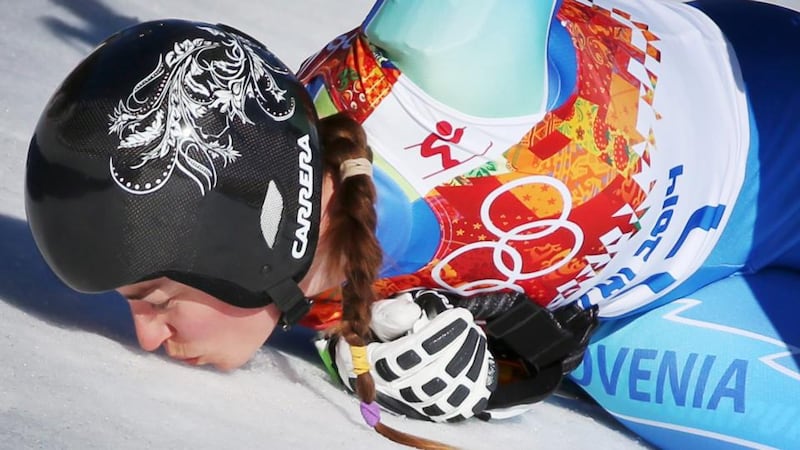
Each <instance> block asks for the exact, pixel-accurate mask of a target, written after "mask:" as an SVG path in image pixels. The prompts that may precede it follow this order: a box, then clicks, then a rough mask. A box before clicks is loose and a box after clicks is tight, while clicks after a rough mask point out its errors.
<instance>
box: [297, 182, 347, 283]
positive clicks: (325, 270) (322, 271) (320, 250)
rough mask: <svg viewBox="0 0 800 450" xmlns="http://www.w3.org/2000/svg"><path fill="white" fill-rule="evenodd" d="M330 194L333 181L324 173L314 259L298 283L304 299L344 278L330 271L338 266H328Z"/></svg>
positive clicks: (340, 281)
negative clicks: (327, 237) (326, 233)
mask: <svg viewBox="0 0 800 450" xmlns="http://www.w3.org/2000/svg"><path fill="white" fill-rule="evenodd" d="M332 194H333V179H332V178H331V176H330V174H328V173H325V175H323V178H322V200H321V204H320V208H321V211H322V213H321V214H320V225H319V239H317V247H316V248H315V249H314V259H313V260H312V261H311V267H309V268H308V272H306V274H305V276H304V277H303V279H302V280H300V283H298V285H299V286H300V290H302V291H303V294H305V296H306V297H313V296H315V295H317V294H320V293H322V292H325V291H327V290H328V289H330V288H332V287H335V286H338V285H340V284H341V283H342V281H344V276H343V275H342V274H341V273H340V272H338V271H333V270H331V268H332V267H338V264H330V252H329V251H328V243H327V240H326V239H325V232H326V231H327V229H328V223H329V219H328V204H329V203H330V199H331V195H332Z"/></svg>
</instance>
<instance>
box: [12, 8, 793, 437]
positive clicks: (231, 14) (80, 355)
mask: <svg viewBox="0 0 800 450" xmlns="http://www.w3.org/2000/svg"><path fill="white" fill-rule="evenodd" d="M791 1H797V0H791ZM371 4H372V0H347V1H332V0H295V1H286V0H249V1H244V0H238V1H237V0H228V1H226V2H222V1H219V0H169V1H167V0H164V1H158V2H156V1H149V2H144V1H137V0H0V11H2V12H3V13H2V17H0V61H1V64H2V70H1V71H0V159H1V160H2V161H3V164H2V165H0V235H2V236H3V238H2V240H0V360H1V361H2V363H0V448H2V449H27V448H45V449H52V448H72V449H143V448H148V449H149V448H153V449H180V448H192V449H211V448H214V449H249V448H269V449H273V448H297V449H311V448H315V449H316V448H325V449H362V448H363V449H367V448H369V449H382V448H386V449H389V448H399V446H397V445H396V444H393V443H391V442H389V441H387V440H385V439H384V438H382V437H381V436H379V435H377V434H376V433H375V432H374V431H372V430H370V429H369V428H368V427H367V426H366V425H364V424H363V421H362V419H361V417H360V414H359V412H358V404H357V401H356V400H355V398H354V397H352V396H351V395H349V394H347V393H346V392H345V391H344V390H343V389H342V388H341V387H340V386H338V385H336V384H335V383H333V382H331V381H330V379H329V378H328V376H327V375H326V373H325V372H324V371H323V369H322V368H321V365H320V364H319V363H318V361H317V357H316V354H315V353H314V350H313V347H312V345H311V344H310V338H311V333H309V332H307V331H305V330H302V329H296V330H294V331H291V332H289V333H285V332H278V333H276V335H275V336H273V338H272V339H271V340H270V341H269V342H268V344H267V345H266V346H264V347H263V348H262V349H261V350H260V351H259V352H258V354H257V355H256V357H255V358H254V360H253V361H252V362H251V363H249V364H248V365H247V366H246V367H245V368H243V369H240V370H238V371H235V372H232V373H220V372H216V371H214V370H207V369H203V368H193V367H188V366H183V365H180V364H177V363H175V362H173V361H171V360H169V359H167V358H166V357H164V356H163V355H161V354H158V353H156V354H151V353H146V352H143V351H141V350H140V349H139V348H138V346H137V345H136V339H135V335H134V332H133V325H132V323H131V320H130V316H129V313H128V310H127V305H126V304H125V303H124V302H123V301H122V299H121V298H119V297H118V296H116V295H114V294H107V295H100V296H86V295H80V294H77V293H74V292H72V291H71V290H69V289H68V288H66V287H64V286H63V285H62V284H61V283H60V282H59V281H58V280H57V279H56V278H55V276H54V275H52V273H51V272H50V271H49V269H48V268H47V267H46V265H45V264H44V262H43V261H42V259H41V257H40V256H39V254H38V252H37V250H36V247H35V245H34V243H33V240H32V238H31V236H30V232H29V230H28V227H27V224H26V223H25V221H24V220H25V211H24V203H23V179H24V166H25V158H26V153H27V146H28V141H29V139H30V137H31V135H32V133H33V128H34V126H35V124H36V121H37V119H38V116H39V113H40V112H41V110H42V108H43V107H44V104H45V103H46V101H47V100H48V99H49V97H50V95H51V94H52V92H53V91H54V90H55V88H56V87H57V85H58V83H60V81H61V80H62V79H63V78H64V77H65V76H66V74H67V73H68V72H69V71H70V70H71V69H72V68H73V67H74V66H75V65H76V64H77V63H78V62H79V61H80V60H81V59H82V58H83V57H85V56H86V55H87V54H88V53H89V52H90V51H91V49H92V48H94V46H95V45H96V44H98V43H99V42H100V41H101V40H103V38H105V37H106V36H108V35H110V34H111V33H113V32H114V31H116V30H118V29H120V28H123V27H126V26H128V25H132V24H135V23H138V22H141V21H146V20H153V19H163V18H185V19H193V20H200V21H206V22H222V23H226V24H229V25H232V26H234V27H236V28H239V29H241V30H242V31H245V32H246V33H248V34H250V35H252V36H254V37H255V38H257V39H259V40H261V41H262V42H264V43H265V44H266V45H267V46H268V47H269V48H270V49H271V50H272V51H273V52H275V53H276V54H277V55H278V56H279V57H280V58H281V59H282V60H283V61H284V62H285V63H286V64H287V65H289V66H290V67H291V68H293V69H296V68H297V67H298V66H299V64H300V63H301V62H302V60H303V59H305V57H307V56H309V55H310V54H312V53H313V52H315V51H316V50H318V49H319V48H321V46H322V45H324V44H325V43H327V42H328V40H330V39H331V38H333V37H334V36H336V35H337V34H339V33H341V32H344V31H346V30H349V29H351V28H352V27H355V26H356V25H358V23H360V21H361V20H362V18H363V17H364V16H365V14H366V13H367V11H368V10H369V7H370V6H371ZM88 220H90V218H87V221H88ZM385 422H386V423H387V424H389V425H391V426H395V427H396V428H399V429H401V430H404V431H408V432H411V433H415V434H417V435H420V436H423V437H428V438H433V439H438V440H440V441H443V442H446V443H448V444H451V445H455V446H458V447H461V448H468V449H496V448H506V449H532V448H556V447H559V448H569V449H579V448H601V449H609V448H615V449H623V448H642V447H645V448H646V447H647V445H646V444H645V443H643V442H641V441H640V440H639V439H637V438H636V437H635V436H633V435H632V434H630V433H628V432H627V431H625V430H624V429H623V428H621V427H620V426H619V425H618V424H617V423H616V422H614V420H613V419H612V418H610V416H608V415H607V414H606V413H605V412H603V411H602V409H600V408H599V407H597V406H595V405H592V404H589V403H585V402H578V401H574V400H569V399H564V398H555V397H554V398H551V399H549V400H547V401H545V402H542V403H540V404H539V405H537V406H536V407H535V408H534V409H533V410H532V411H531V412H529V413H527V414H525V415H523V416H521V417H517V418H514V419H510V420H507V421H504V422H495V423H485V422H481V421H478V420H470V421H467V422H462V423H458V424H432V423H426V422H419V421H413V420H407V419H404V418H400V417H393V416H387V417H385Z"/></svg>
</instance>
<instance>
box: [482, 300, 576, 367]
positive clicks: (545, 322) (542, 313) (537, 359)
mask: <svg viewBox="0 0 800 450" xmlns="http://www.w3.org/2000/svg"><path fill="white" fill-rule="evenodd" d="M486 331H487V333H488V334H489V336H492V337H493V338H495V339H499V340H501V341H503V343H505V344H506V345H507V346H508V347H510V348H511V350H513V351H514V352H515V353H516V354H517V355H519V357H520V358H522V359H523V360H525V361H526V362H528V363H530V364H532V365H533V366H534V367H536V368H541V367H544V366H548V365H550V364H552V363H553V362H555V361H558V360H560V359H561V358H563V357H565V356H566V355H567V354H569V353H570V352H571V351H573V350H575V348H574V344H573V343H574V339H573V334H572V333H571V332H570V331H569V330H566V329H564V328H563V327H562V325H561V323H559V321H558V320H557V319H556V318H555V316H553V313H552V312H550V311H549V310H548V309H547V308H543V307H541V306H539V305H537V304H536V303H533V302H532V301H529V300H527V299H524V300H523V301H519V302H517V304H516V305H514V306H513V307H512V308H511V309H509V310H508V311H506V312H505V313H504V314H503V315H501V316H500V317H498V318H497V319H495V320H492V321H490V322H489V323H488V324H487V326H486Z"/></svg>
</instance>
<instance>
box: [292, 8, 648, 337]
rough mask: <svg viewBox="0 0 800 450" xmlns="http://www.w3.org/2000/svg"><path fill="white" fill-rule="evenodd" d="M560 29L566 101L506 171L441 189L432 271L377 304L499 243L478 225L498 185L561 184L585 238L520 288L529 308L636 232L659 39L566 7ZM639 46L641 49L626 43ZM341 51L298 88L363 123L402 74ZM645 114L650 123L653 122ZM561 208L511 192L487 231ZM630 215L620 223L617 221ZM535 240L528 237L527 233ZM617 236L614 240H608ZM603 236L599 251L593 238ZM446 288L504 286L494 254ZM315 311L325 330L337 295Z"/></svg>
mask: <svg viewBox="0 0 800 450" xmlns="http://www.w3.org/2000/svg"><path fill="white" fill-rule="evenodd" d="M558 19H560V20H561V21H562V23H564V24H565V25H566V28H567V31H568V32H569V34H570V35H571V37H572V41H573V43H574V46H575V50H576V55H577V62H578V71H577V85H576V87H575V91H574V93H573V95H572V96H571V97H570V99H569V100H568V101H567V102H565V103H564V104H563V105H561V106H559V107H558V108H556V109H555V110H553V111H550V112H548V113H547V114H546V115H545V117H544V118H543V119H542V120H541V121H540V122H539V123H537V124H535V125H534V126H533V127H532V129H531V130H530V132H528V133H527V134H526V135H525V136H524V137H523V138H522V139H521V141H520V142H519V144H518V145H515V146H513V147H511V148H510V149H508V150H507V151H506V152H505V153H504V154H503V157H502V159H500V160H497V161H493V162H491V163H489V164H487V167H485V168H482V169H480V170H473V171H471V172H470V173H468V174H464V175H462V176H459V177H458V178H456V179H454V180H452V181H451V182H449V183H445V184H443V185H440V186H438V187H437V188H436V189H434V190H433V191H431V192H430V193H429V194H427V195H426V196H425V199H426V201H427V202H428V204H429V205H431V207H432V209H433V210H434V212H435V213H436V214H437V216H438V217H439V218H440V220H439V222H440V227H441V233H442V238H441V242H440V245H439V248H438V249H437V251H436V255H435V257H434V258H433V260H432V261H431V262H430V263H429V264H428V265H426V266H425V267H423V268H422V269H420V270H419V271H418V272H417V273H414V274H408V275H403V276H397V277H392V278H390V279H383V280H380V281H379V282H378V283H377V285H376V289H377V290H378V292H379V294H380V295H382V296H388V295H391V294H393V293H395V292H397V291H400V290H406V289H411V288H415V287H437V286H439V284H438V283H437V282H436V281H435V280H434V279H433V276H432V270H433V269H434V267H436V266H437V265H438V264H439V263H440V262H441V261H442V259H444V258H446V257H447V255H449V254H451V253H452V252H453V251H456V250H458V249H459V248H461V247H463V246H465V245H469V244H472V243H475V242H481V241H485V240H495V241H496V240H497V239H498V237H497V236H495V235H494V234H493V233H492V232H491V231H489V230H487V229H486V224H485V223H483V222H482V220H481V216H480V206H481V199H485V198H486V197H487V195H489V194H490V193H491V192H493V191H494V190H496V189H498V188H499V187H500V186H503V185H504V184H506V183H508V182H510V181H512V180H515V179H519V178H522V177H526V176H530V175H543V176H547V177H552V178H555V179H557V180H559V181H560V182H561V183H563V184H564V186H566V188H567V189H568V191H569V194H570V195H571V202H572V205H571V210H570V212H569V216H568V220H569V221H571V222H573V223H575V224H577V225H578V226H579V227H580V228H581V230H582V231H583V243H582V246H581V248H580V250H579V251H578V252H577V254H575V255H574V256H573V257H572V258H571V259H570V260H569V261H568V262H567V263H566V264H564V265H562V266H561V267H559V268H558V269H557V270H555V271H553V272H550V273H547V274H545V275H542V276H539V277H536V278H532V279H525V280H519V281H516V283H515V284H516V285H517V286H519V287H522V288H523V289H524V290H525V291H526V293H527V294H528V295H529V296H530V297H531V298H532V299H534V300H535V301H536V302H537V303H540V304H543V305H546V304H548V303H549V302H551V301H553V300H554V299H556V298H558V297H559V296H560V295H562V296H568V295H569V294H570V292H569V291H568V290H565V288H564V286H568V285H569V284H570V282H573V281H576V280H577V281H580V278H581V277H590V276H591V275H592V274H593V273H594V271H596V270H599V269H601V268H602V267H603V266H604V265H605V264H606V263H607V262H608V260H609V259H610V258H611V256H613V253H614V250H613V245H611V246H609V245H607V244H608V241H607V236H608V235H612V234H614V233H616V234H617V235H624V234H633V233H636V232H637V231H638V230H639V224H638V219H639V218H641V216H642V214H643V213H644V211H643V210H640V209H639V207H640V205H642V203H643V202H644V201H645V199H646V197H647V195H648V193H649V191H650V190H651V189H652V186H641V185H640V184H639V183H638V182H636V181H635V180H634V175H636V174H638V173H640V172H641V171H642V170H643V166H649V158H650V156H651V152H652V151H653V149H654V145H655V137H654V135H653V132H652V130H649V131H648V132H647V135H643V134H642V133H640V132H639V129H641V125H640V126H638V127H637V121H638V117H639V109H640V108H641V107H650V108H652V104H653V98H654V95H655V89H656V84H657V76H656V74H654V73H653V72H652V71H650V70H647V69H646V67H647V64H646V61H645V60H646V58H649V59H651V60H652V61H659V60H660V52H659V50H658V49H657V48H656V47H655V44H656V43H657V41H658V38H657V37H656V36H655V35H653V34H652V33H651V32H650V31H649V30H648V28H647V25H646V24H642V23H636V22H632V21H630V17H629V16H628V15H627V14H625V13H624V12H623V11H618V10H607V9H603V8H600V7H598V6H596V5H587V4H584V3H583V2H579V1H576V0H566V1H564V3H563V5H562V7H561V8H560V10H559V11H558ZM634 33H636V34H637V35H638V36H637V37H639V38H641V37H644V41H645V42H646V44H645V49H640V48H639V47H637V46H636V45H634V43H633V36H634ZM340 39H344V41H345V42H347V43H348V44H349V45H346V46H338V47H336V48H333V49H329V50H327V51H323V52H322V53H320V54H318V55H317V56H316V57H315V58H313V59H312V60H311V61H310V63H307V64H306V65H305V66H304V70H303V71H302V72H301V77H302V79H303V81H304V82H309V81H310V80H311V79H313V78H315V77H317V76H320V75H321V76H322V77H323V79H324V82H325V84H326V87H327V88H328V93H329V95H330V97H331V99H332V101H333V102H334V104H335V105H336V107H337V108H338V109H339V110H349V111H351V112H353V113H354V114H355V115H356V116H357V117H358V118H359V119H360V120H361V121H363V120H365V119H366V118H367V117H368V116H369V114H370V113H371V112H372V111H373V110H374V108H375V107H377V105H378V104H379V103H380V101H381V100H382V99H383V98H384V97H385V96H386V95H388V94H389V92H390V91H391V87H392V84H393V83H394V82H395V81H396V80H397V77H398V76H399V72H398V71H397V70H396V69H395V68H393V67H391V66H390V65H388V66H387V65H383V64H381V63H380V62H379V59H376V56H375V54H374V52H373V51H372V50H371V49H370V47H369V44H368V43H367V41H366V38H365V36H363V35H362V34H360V33H359V32H358V30H355V31H352V32H350V33H348V34H347V35H345V36H343V37H342V38H340ZM631 63H638V65H639V66H640V67H642V68H643V70H645V71H646V73H647V77H646V78H647V80H645V81H644V82H643V81H640V79H639V78H637V77H636V76H634V75H633V74H631V73H630V72H629V70H628V68H629V67H630V66H631ZM652 114H653V115H654V116H655V117H656V118H658V115H657V113H656V112H655V111H653V112H652ZM563 203H564V199H563V198H562V196H561V195H560V194H559V192H558V191H557V190H556V189H555V188H553V187H552V186H549V185H547V184H528V185H523V186H520V187H517V188H514V189H511V190H509V191H508V192H507V193H505V194H502V195H501V196H499V197H498V198H497V200H496V201H495V202H494V203H493V205H492V208H491V211H490V215H491V218H492V222H493V224H494V225H495V226H497V227H499V228H500V229H502V230H510V229H512V228H514V227H515V226H518V225H521V224H526V223H531V222H534V221H536V220H541V219H547V218H553V217H557V216H558V215H559V214H561V212H562V211H563V206H564V205H563ZM619 211H626V213H624V214H617V213H618V212H619ZM532 231H535V230H532ZM612 232H613V233H612ZM603 236H606V242H603V241H602V239H601V237H603ZM507 244H508V245H510V246H512V247H514V249H515V250H516V251H517V252H518V253H519V254H520V255H521V256H522V260H523V261H524V263H523V267H522V272H525V273H530V272H536V271H538V270H540V269H542V268H546V267H551V266H552V265H553V264H554V263H557V262H558V261H561V260H562V259H563V258H564V257H565V256H566V255H568V254H569V253H570V251H571V250H572V249H573V247H574V244H575V237H574V236H573V235H571V234H570V233H567V232H566V231H565V232H559V231H557V232H554V233H551V234H549V235H547V236H546V237H542V238H538V239H533V240H517V241H510V242H508V243H507ZM440 276H441V278H442V279H443V280H444V281H445V282H446V283H447V284H448V285H450V286H459V285H460V284H462V283H465V282H469V281H473V280H479V279H486V278H490V279H492V278H496V279H501V278H503V275H502V274H500V272H499V271H498V269H497V268H496V267H495V265H494V263H493V261H492V249H490V248H485V249H477V250H472V251H469V252H465V253H463V254H462V255H460V256H459V257H458V258H454V259H452V260H451V261H450V262H449V263H448V264H447V265H446V266H445V267H444V268H442V269H441V271H440ZM329 294H330V295H326V296H324V298H319V299H317V303H316V306H315V308H314V310H313V311H312V314H311V315H310V316H309V318H308V319H307V320H306V324H312V325H317V326H323V325H325V324H328V323H330V322H331V321H334V320H336V319H338V317H339V312H338V311H339V308H338V304H337V302H336V293H335V292H332V293H329Z"/></svg>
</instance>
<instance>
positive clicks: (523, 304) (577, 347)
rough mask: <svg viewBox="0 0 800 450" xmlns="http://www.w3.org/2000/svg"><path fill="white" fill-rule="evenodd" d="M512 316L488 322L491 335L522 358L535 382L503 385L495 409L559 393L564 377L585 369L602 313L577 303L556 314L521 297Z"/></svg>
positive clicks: (496, 395) (495, 395)
mask: <svg viewBox="0 0 800 450" xmlns="http://www.w3.org/2000/svg"><path fill="white" fill-rule="evenodd" d="M518 300H519V301H517V302H516V304H515V305H514V306H513V307H511V308H510V309H509V310H508V311H506V312H505V313H503V314H502V315H500V316H499V317H497V318H496V319H494V320H491V321H489V322H488V323H487V326H486V331H487V334H488V335H489V336H490V337H491V338H493V339H496V340H498V341H500V342H501V343H502V345H503V346H504V347H506V348H507V349H508V350H510V351H511V352H513V353H514V354H516V355H515V356H518V357H519V358H520V359H521V360H522V361H523V362H524V364H525V366H526V368H527V369H528V372H529V374H530V378H525V379H522V380H520V381H517V382H513V383H510V384H506V385H500V386H498V388H497V390H496V391H495V392H494V393H493V394H492V397H491V398H490V399H489V407H490V408H498V407H509V406H514V405H520V404H526V403H535V402H538V401H541V400H543V399H545V398H546V397H548V396H549V395H550V394H552V393H553V391H555V390H556V389H558V386H559V384H560V383H561V380H562V378H563V376H564V375H565V374H567V373H569V372H570V371H571V370H572V369H574V368H575V367H577V365H578V364H580V361H581V359H582V358H581V357H580V356H582V355H583V350H584V349H585V348H586V345H587V344H588V342H589V337H590V336H591V333H592V331H594V328H595V327H596V325H597V309H596V308H592V309H588V310H584V309H582V308H580V307H579V306H578V305H577V304H571V305H567V306H564V307H561V308H559V309H557V310H556V311H550V310H548V309H547V308H544V307H541V306H539V305H537V304H536V303H534V302H532V301H530V300H529V299H528V298H526V297H524V296H522V295H520V297H519V298H518Z"/></svg>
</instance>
